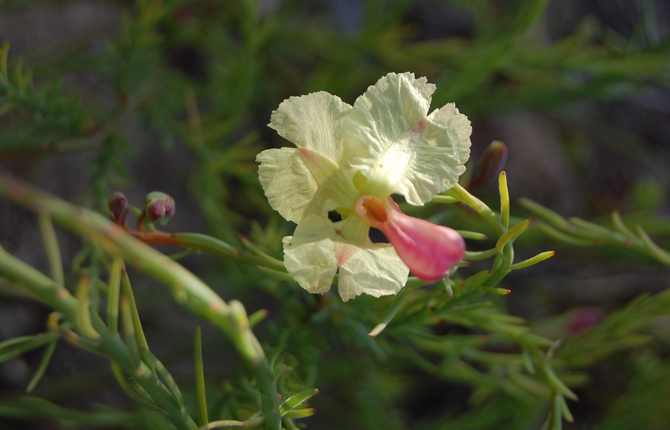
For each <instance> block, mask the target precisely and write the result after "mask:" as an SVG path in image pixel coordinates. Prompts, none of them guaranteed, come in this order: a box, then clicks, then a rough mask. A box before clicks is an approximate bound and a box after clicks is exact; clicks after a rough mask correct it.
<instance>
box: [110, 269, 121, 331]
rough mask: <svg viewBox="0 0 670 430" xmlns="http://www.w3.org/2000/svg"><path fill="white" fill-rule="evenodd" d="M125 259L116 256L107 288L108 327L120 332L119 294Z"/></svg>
mask: <svg viewBox="0 0 670 430" xmlns="http://www.w3.org/2000/svg"><path fill="white" fill-rule="evenodd" d="M122 265H123V259H122V258H121V257H114V260H112V266H111V269H110V272H109V285H108V288H107V327H109V331H111V332H112V333H118V332H119V294H120V291H121V270H122Z"/></svg>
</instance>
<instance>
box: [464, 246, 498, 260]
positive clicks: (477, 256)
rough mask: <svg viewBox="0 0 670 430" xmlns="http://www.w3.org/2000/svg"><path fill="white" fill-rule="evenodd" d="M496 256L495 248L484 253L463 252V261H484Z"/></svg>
mask: <svg viewBox="0 0 670 430" xmlns="http://www.w3.org/2000/svg"><path fill="white" fill-rule="evenodd" d="M497 254H498V249H497V248H491V249H487V250H486V251H465V259H466V260H468V261H479V260H486V259H487V258H491V257H493V256H494V255H497Z"/></svg>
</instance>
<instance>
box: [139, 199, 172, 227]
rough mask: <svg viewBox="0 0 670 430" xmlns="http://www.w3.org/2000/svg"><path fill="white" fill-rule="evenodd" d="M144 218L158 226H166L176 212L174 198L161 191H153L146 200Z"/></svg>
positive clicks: (144, 202) (143, 203)
mask: <svg viewBox="0 0 670 430" xmlns="http://www.w3.org/2000/svg"><path fill="white" fill-rule="evenodd" d="M142 205H143V206H144V216H145V217H146V219H147V220H148V221H150V222H152V223H154V224H156V225H165V224H167V222H168V221H169V220H170V218H172V215H174V212H175V202H174V199H173V198H172V197H170V196H169V195H167V194H165V193H162V192H160V191H152V192H150V193H149V194H147V196H146V197H145V198H144V201H143V202H142Z"/></svg>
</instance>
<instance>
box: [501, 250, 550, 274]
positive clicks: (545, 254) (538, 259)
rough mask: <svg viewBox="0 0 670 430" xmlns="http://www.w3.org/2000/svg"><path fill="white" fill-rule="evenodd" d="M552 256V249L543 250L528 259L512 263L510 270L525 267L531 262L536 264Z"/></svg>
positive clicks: (530, 264)
mask: <svg viewBox="0 0 670 430" xmlns="http://www.w3.org/2000/svg"><path fill="white" fill-rule="evenodd" d="M553 256H554V251H545V252H541V253H539V254H537V255H536V256H535V257H531V258H529V259H528V260H524V261H521V262H519V263H516V264H512V265H511V266H510V270H518V269H525V268H526V267H530V266H532V265H533V264H537V263H539V262H541V261H544V260H546V259H548V258H551V257H553Z"/></svg>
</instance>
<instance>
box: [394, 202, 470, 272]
mask: <svg viewBox="0 0 670 430" xmlns="http://www.w3.org/2000/svg"><path fill="white" fill-rule="evenodd" d="M381 230H382V231H383V232H384V234H385V235H386V237H387V238H388V239H389V241H390V242H391V244H392V245H393V247H394V248H395V250H396V252H397V253H398V256H399V257H400V258H401V259H402V260H403V261H404V262H405V264H407V266H408V267H409V268H410V270H411V271H412V273H414V275H416V277H417V278H419V279H421V280H423V281H426V282H433V281H436V280H438V279H441V278H443V277H444V276H445V273H446V272H447V271H448V270H449V268H450V267H451V266H453V265H454V264H456V263H458V262H459V261H460V260H461V259H462V258H463V255H464V251H465V241H464V240H463V238H462V237H461V236H460V235H459V234H458V233H457V232H456V231H455V230H453V229H450V228H448V227H444V226H440V225H435V224H432V223H430V222H428V221H424V220H420V219H416V218H412V217H409V216H407V215H405V214H404V213H402V212H400V211H399V210H392V211H391V213H390V214H389V221H387V222H385V223H383V224H382V225H381Z"/></svg>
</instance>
